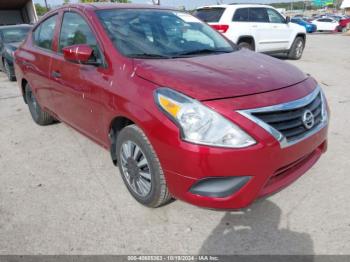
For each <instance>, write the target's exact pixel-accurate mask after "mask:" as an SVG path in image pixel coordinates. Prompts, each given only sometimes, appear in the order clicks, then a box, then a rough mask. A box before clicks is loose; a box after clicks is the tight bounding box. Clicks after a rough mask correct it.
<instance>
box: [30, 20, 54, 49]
mask: <svg viewBox="0 0 350 262" xmlns="http://www.w3.org/2000/svg"><path fill="white" fill-rule="evenodd" d="M56 18H57V15H54V16H51V17H50V18H48V19H46V20H45V21H44V22H42V23H41V24H40V25H39V26H38V27H37V28H36V29H35V31H34V44H35V45H36V46H39V47H41V48H44V49H48V50H52V41H53V37H54V33H55V26H56Z"/></svg>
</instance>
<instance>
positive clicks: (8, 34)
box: [1, 27, 30, 43]
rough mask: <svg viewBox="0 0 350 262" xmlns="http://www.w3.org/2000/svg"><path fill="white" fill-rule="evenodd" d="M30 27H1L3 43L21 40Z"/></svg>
mask: <svg viewBox="0 0 350 262" xmlns="http://www.w3.org/2000/svg"><path fill="white" fill-rule="evenodd" d="M29 30H30V27H15V28H9V29H2V30H1V33H2V36H3V39H4V42H5V43H13V42H21V41H23V40H24V38H25V37H26V36H27V34H28V32H29Z"/></svg>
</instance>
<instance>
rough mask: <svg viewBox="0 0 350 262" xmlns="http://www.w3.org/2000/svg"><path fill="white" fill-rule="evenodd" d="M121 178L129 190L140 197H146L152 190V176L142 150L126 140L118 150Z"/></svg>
mask: <svg viewBox="0 0 350 262" xmlns="http://www.w3.org/2000/svg"><path fill="white" fill-rule="evenodd" d="M120 160H121V163H120V164H121V168H122V171H123V174H122V175H123V176H124V177H125V178H126V181H127V183H128V185H129V187H130V188H131V190H132V191H133V192H134V193H136V194H137V195H139V196H141V197H145V196H147V195H148V194H149V193H150V192H151V189H152V175H151V169H150V165H149V162H148V160H147V158H146V156H145V154H144V153H143V152H142V149H141V148H140V147H139V146H138V145H136V144H135V143H134V142H132V141H130V140H127V141H125V142H124V143H123V144H122V147H121V150H120Z"/></svg>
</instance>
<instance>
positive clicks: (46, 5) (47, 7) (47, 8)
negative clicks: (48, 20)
mask: <svg viewBox="0 0 350 262" xmlns="http://www.w3.org/2000/svg"><path fill="white" fill-rule="evenodd" d="M45 7H46V10H49V6H48V4H47V0H45Z"/></svg>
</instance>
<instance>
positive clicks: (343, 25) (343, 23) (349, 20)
mask: <svg viewBox="0 0 350 262" xmlns="http://www.w3.org/2000/svg"><path fill="white" fill-rule="evenodd" d="M349 23H350V18H343V19H340V20H339V30H340V31H342V29H343V28H347V26H348V24H349Z"/></svg>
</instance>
